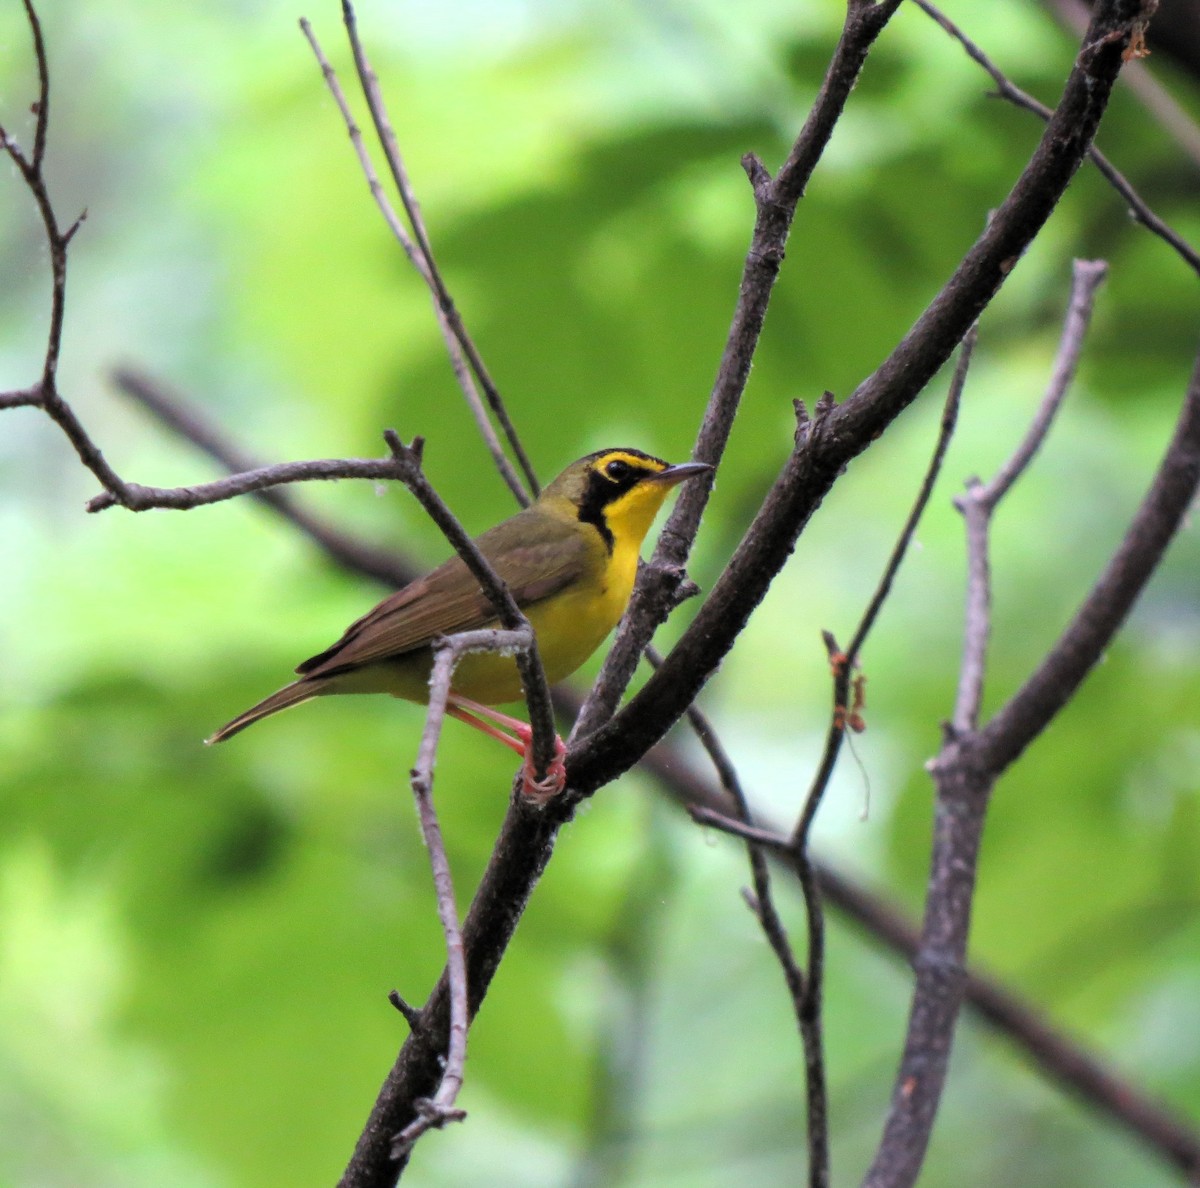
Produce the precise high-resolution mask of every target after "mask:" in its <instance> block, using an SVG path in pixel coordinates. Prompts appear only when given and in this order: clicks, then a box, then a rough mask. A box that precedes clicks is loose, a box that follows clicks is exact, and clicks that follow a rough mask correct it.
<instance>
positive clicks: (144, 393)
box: [112, 367, 420, 589]
mask: <svg viewBox="0 0 1200 1188" xmlns="http://www.w3.org/2000/svg"><path fill="white" fill-rule="evenodd" d="M112 382H113V383H114V384H115V385H116V387H117V390H118V391H120V392H122V393H123V394H124V395H126V396H128V397H129V398H130V399H131V400H133V401H134V402H135V403H136V404H137V405H138V406H139V407H140V408H142V409H145V411H147V412H148V413H150V414H151V416H153V417H154V418H155V419H156V420H157V421H158V422H159V423H160V424H161V425H163V426H165V427H166V428H167V429H169V430H170V431H171V432H172V433H173V434H175V435H176V436H177V437H180V438H182V439H183V440H185V441H188V442H190V443H191V444H192V445H194V446H195V447H196V448H197V449H199V450H200V451H201V452H202V453H204V454H205V455H207V456H208V457H209V458H212V459H213V460H214V461H215V462H217V463H218V464H219V465H220V466H221V467H223V468H224V469H225V470H226V471H228V472H229V473H231V474H237V473H239V472H241V471H249V470H259V469H261V468H262V466H263V463H262V462H261V461H260V460H259V459H257V458H255V457H254V456H253V455H252V454H250V453H249V452H248V451H246V450H245V449H243V448H242V447H241V446H240V445H239V444H238V443H236V442H235V441H233V439H232V438H231V437H230V436H229V435H228V434H227V433H226V432H225V431H224V429H222V428H221V427H220V426H219V425H217V424H216V423H215V422H213V421H212V420H211V419H210V418H209V417H208V416H207V415H206V413H205V412H204V411H203V410H202V409H200V408H199V407H197V406H196V405H195V404H192V403H190V402H189V401H188V400H186V399H185V398H184V397H183V396H182V395H181V394H180V393H178V392H175V391H172V390H170V389H169V388H168V387H166V386H165V385H164V384H162V383H161V382H159V381H158V380H155V379H152V378H151V377H150V376H148V375H146V374H145V373H144V372H141V371H137V370H135V369H133V368H130V367H122V368H118V369H117V370H116V371H114V372H113V375H112ZM250 497H251V498H252V499H256V500H258V501H259V502H260V503H263V504H265V505H266V506H267V507H270V508H273V509H274V510H275V511H276V512H278V513H279V515H281V516H282V517H283V518H284V519H285V520H286V521H288V523H290V524H291V525H292V526H293V527H295V528H296V529H298V530H299V532H300V533H301V534H302V535H304V536H307V537H308V538H309V539H310V540H312V541H314V542H315V543H316V544H317V545H318V546H319V547H320V548H321V549H322V550H323V551H324V552H325V554H326V555H327V556H329V557H332V558H333V560H335V561H336V562H337V563H338V564H339V565H342V566H344V567H346V568H347V569H349V570H351V571H353V572H355V573H359V574H365V575H366V576H367V577H370V578H373V579H374V580H375V581H378V582H382V583H383V584H384V585H385V586H388V587H389V588H391V589H399V588H400V587H401V586H406V585H408V583H409V582H411V581H412V580H413V579H414V578H415V577H417V575H418V574H419V573H420V570H419V568H418V567H417V566H416V565H415V564H413V563H412V562H411V561H409V560H408V559H406V558H403V557H400V556H398V555H397V554H396V553H395V552H394V551H393V550H391V549H383V548H379V547H377V546H376V545H373V544H371V543H369V542H368V541H365V540H361V539H359V538H357V537H354V536H352V535H351V534H349V533H347V532H343V531H341V530H339V529H337V528H335V527H333V525H332V524H330V523H328V522H327V521H325V520H323V519H322V518H321V517H319V516H317V515H314V514H313V513H312V512H310V511H309V510H308V509H307V508H305V507H303V506H302V505H301V503H300V502H299V501H297V499H296V498H295V497H294V495H293V493H292V492H291V491H289V490H287V489H286V488H283V487H264V488H263V489H262V490H260V491H255V492H252V493H251V496H250Z"/></svg>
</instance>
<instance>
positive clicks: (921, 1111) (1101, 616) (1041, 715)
mask: <svg viewBox="0 0 1200 1188" xmlns="http://www.w3.org/2000/svg"><path fill="white" fill-rule="evenodd" d="M1198 484H1200V360H1198V361H1197V364H1196V368H1195V371H1194V372H1193V375H1192V379H1191V382H1190V384H1189V386H1188V391H1187V395H1186V397H1185V399H1184V402H1183V408H1182V410H1181V412H1180V416H1179V420H1178V422H1177V424H1176V428H1175V432H1174V435H1173V437H1172V439H1171V442H1170V444H1169V445H1168V447H1167V451H1166V454H1165V455H1164V457H1163V460H1162V463H1161V464H1160V466H1159V468H1158V471H1157V473H1156V474H1155V477H1154V480H1153V482H1152V483H1151V486H1150V489H1149V491H1148V492H1147V494H1146V496H1145V498H1144V499H1143V500H1142V503H1141V505H1140V506H1139V507H1138V509H1137V512H1136V514H1135V515H1134V517H1133V519H1132V521H1131V522H1130V525H1129V527H1128V529H1127V530H1126V534H1125V537H1124V538H1123V540H1122V541H1121V544H1120V545H1119V547H1118V548H1117V550H1116V552H1115V553H1114V555H1113V558H1112V560H1111V561H1110V562H1109V564H1108V566H1107V567H1106V569H1105V571H1104V573H1103V574H1102V575H1101V576H1100V578H1099V579H1098V581H1097V582H1096V584H1095V585H1094V586H1093V588H1092V590H1091V592H1090V594H1089V595H1088V597H1087V598H1086V599H1085V600H1084V604H1083V606H1082V607H1081V608H1080V610H1079V611H1078V612H1077V614H1076V616H1075V618H1074V620H1073V621H1072V622H1071V624H1070V625H1069V626H1068V628H1067V629H1066V631H1064V633H1063V635H1062V636H1061V637H1060V639H1059V641H1058V643H1057V644H1056V645H1055V646H1054V648H1053V649H1052V650H1051V651H1050V653H1049V654H1048V656H1047V657H1046V659H1045V660H1044V661H1043V662H1042V664H1041V665H1040V666H1039V667H1038V669H1037V671H1036V672H1035V673H1034V674H1033V675H1032V676H1031V677H1030V678H1029V680H1028V681H1027V682H1026V683H1025V685H1024V686H1022V688H1021V689H1020V690H1019V691H1018V692H1017V694H1016V695H1015V696H1014V697H1012V698H1011V699H1010V700H1009V701H1008V702H1007V704H1006V705H1005V706H1004V707H1003V708H1002V709H1001V710H1000V711H999V712H998V713H997V714H996V715H995V717H993V718H992V720H991V721H990V722H989V723H988V724H987V725H986V726H985V727H984V728H983V729H982V730H980V731H975V730H974V729H971V730H968V731H967V732H965V733H963V732H960V731H959V730H956V729H955V728H954V727H951V728H950V729H949V730H948V732H947V739H946V741H945V743H944V744H943V746H942V749H941V752H940V753H939V755H938V757H937V759H936V760H934V762H933V763H932V765H931V771H932V773H933V776H934V781H935V784H936V787H937V801H936V809H935V819H934V845H933V855H932V858H931V862H930V877H929V893H928V896H927V899H926V914H925V922H924V926H923V929H922V936H921V947H920V950H919V952H918V954H917V957H916V960H915V963H914V964H915V967H916V971H917V982H916V987H915V989H914V993H913V1001H912V1009H911V1012H910V1016H909V1024H908V1032H907V1038H906V1041H905V1048H904V1054H903V1056H902V1058H901V1063H900V1069H899V1071H898V1072H897V1075H896V1081H895V1087H894V1089H893V1094H892V1104H891V1109H890V1111H889V1114H888V1120H887V1124H886V1126H885V1129H884V1134H883V1138H882V1140H881V1142H880V1145H879V1148H878V1150H877V1151H876V1156H875V1160H874V1162H873V1163H872V1165H871V1170H870V1172H869V1173H868V1175H867V1178H866V1180H865V1181H864V1184H865V1185H866V1186H867V1188H885V1186H887V1188H891V1186H893V1185H908V1184H911V1183H913V1182H914V1181H915V1179H916V1176H917V1174H918V1173H919V1171H920V1167H921V1163H922V1161H923V1159H924V1153H925V1149H926V1146H927V1144H928V1141H929V1135H930V1132H931V1130H932V1127H933V1120H934V1116H935V1114H936V1111H937V1105H938V1101H939V1099H940V1095H941V1090H942V1085H943V1084H944V1079H945V1075H946V1065H947V1061H948V1059H949V1053H950V1048H951V1042H952V1039H953V1034H954V1025H955V1021H956V1019H957V1016H958V1011H959V1008H960V1005H961V1003H962V996H963V989H964V980H965V972H964V961H965V954H966V944H967V935H968V931H969V927H970V912H971V901H972V896H973V891H974V883H975V872H976V869H977V864H978V857H979V846H980V840H981V837H982V833H983V826H984V822H985V819H986V814H987V806H988V802H989V799H990V796H991V792H992V788H993V786H994V784H995V781H996V779H997V778H998V777H999V776H1000V774H1001V773H1002V772H1003V771H1004V770H1005V769H1006V768H1007V767H1008V766H1009V764H1011V763H1012V762H1013V761H1014V760H1015V759H1016V758H1017V757H1018V756H1019V755H1020V754H1021V752H1022V751H1023V750H1024V748H1025V747H1026V746H1027V745H1028V744H1029V742H1030V741H1032V739H1033V738H1035V737H1036V736H1037V735H1038V734H1040V733H1041V732H1042V731H1043V730H1045V729H1046V727H1047V726H1048V725H1049V724H1050V722H1051V721H1052V720H1053V718H1054V716H1055V714H1057V712H1058V711H1059V710H1060V709H1061V708H1062V707H1063V706H1064V705H1065V704H1066V702H1067V701H1068V700H1069V699H1070V697H1071V696H1072V695H1073V694H1074V692H1075V690H1076V689H1077V688H1078V686H1079V683H1080V682H1081V681H1082V680H1083V677H1084V676H1085V675H1086V674H1087V672H1088V671H1089V670H1090V669H1091V667H1092V666H1093V665H1094V664H1095V663H1096V662H1097V660H1098V659H1099V658H1100V656H1101V655H1102V654H1103V651H1104V649H1105V648H1106V647H1107V646H1108V644H1109V643H1110V642H1111V640H1112V638H1113V636H1114V635H1115V633H1116V631H1117V629H1118V628H1119V627H1120V625H1121V623H1122V622H1123V621H1124V619H1125V616H1126V615H1127V614H1128V612H1129V610H1130V608H1131V607H1132V605H1133V602H1134V600H1135V599H1136V598H1137V596H1138V595H1139V594H1140V593H1141V591H1142V590H1143V589H1144V588H1145V585H1146V583H1147V582H1148V581H1149V580H1150V577H1151V576H1152V574H1153V572H1154V570H1155V568H1156V566H1157V564H1158V562H1159V560H1161V558H1162V554H1163V552H1164V551H1165V549H1166V546H1167V544H1168V543H1169V542H1170V540H1171V539H1172V537H1173V536H1174V534H1175V532H1176V531H1177V530H1178V528H1179V525H1180V523H1181V522H1182V520H1183V517H1184V515H1185V513H1186V511H1187V509H1188V507H1189V505H1190V503H1191V501H1192V499H1193V498H1194V497H1195V494H1196V490H1197V486H1198Z"/></svg>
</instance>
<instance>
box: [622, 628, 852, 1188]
mask: <svg viewBox="0 0 1200 1188" xmlns="http://www.w3.org/2000/svg"><path fill="white" fill-rule="evenodd" d="M646 654H647V658H648V659H649V660H650V662H651V664H657V663H658V662H659V657H658V654H657V653H656V652H655V651H654V649H653V648H648V649H647V652H646ZM687 718H688V723H689V724H690V725H691V727H692V729H693V730H694V731H695V734H696V737H697V738H698V739H699V740H700V744H701V746H703V747H704V750H705V751H706V752H707V754H708V757H709V759H711V760H712V764H713V767H714V769H715V770H716V772H717V778H718V779H719V780H720V782H721V787H722V789H724V791H725V794H726V795H727V796H728V797H729V798H730V800H731V801H732V802H733V803H734V804H735V805H736V806H737V811H738V815H739V817H740V818H741V823H742V824H743V825H744V826H746V828H747V832H745V833H741V834H739V836H740V837H741V838H742V840H743V841H745V842H746V853H747V856H748V858H749V860H750V871H751V876H752V878H753V881H754V891H753V894H752V895H750V896H748V898H749V902H750V906H751V909H752V910H753V912H754V915H755V917H756V918H757V920H758V922H759V925H760V927H761V928H762V930H763V935H764V936H765V937H766V938H767V943H768V944H769V945H770V946H771V951H772V952H773V953H774V954H775V960H776V961H778V963H779V968H780V969H781V970H782V971H783V979H784V982H785V984H786V985H787V989H788V994H789V996H790V997H791V1000H792V1011H793V1013H794V1014H795V1016H796V1025H797V1027H798V1029H799V1031H800V1040H801V1043H802V1045H803V1048H804V1068H805V1078H804V1084H805V1097H806V1102H807V1107H808V1118H807V1123H808V1124H807V1127H806V1131H807V1137H808V1182H809V1185H810V1188H826V1186H827V1185H828V1184H829V1099H828V1091H827V1088H826V1077H825V1049H824V1038H823V1036H822V1034H821V1013H820V998H819V993H818V995H817V996H815V997H814V995H813V993H812V990H811V987H812V984H813V978H814V976H815V977H816V978H817V979H819V978H820V976H821V970H820V955H821V954H822V952H823V945H822V944H821V943H819V941H818V934H819V931H820V928H821V926H822V925H823V921H822V920H820V919H818V921H817V929H816V930H814V928H813V920H812V916H811V914H810V917H809V941H808V946H809V971H808V976H807V978H806V977H805V975H804V972H803V971H802V970H801V969H800V966H799V965H798V964H797V962H796V957H795V954H794V953H793V952H792V943H791V941H790V939H789V938H788V934H787V928H786V927H785V926H784V923H783V920H782V918H781V917H780V915H779V911H778V909H777V908H776V906H775V899H774V896H773V894H772V891H771V872H770V868H769V867H768V865H767V859H766V855H765V853H764V852H763V850H762V848H761V847H760V846H759V845H758V844H757V842H756V841H755V840H754V839H753V838H752V837H751V836H750V831H752V830H753V826H752V825H751V821H752V818H751V815H750V805H749V803H748V802H747V800H746V794H745V792H744V791H743V790H742V783H741V780H740V779H739V778H738V774H737V769H736V768H735V767H734V765H733V761H732V760H731V759H730V757H729V754H728V752H727V751H726V750H725V748H724V746H722V744H721V740H720V739H719V738H718V737H717V733H716V731H715V730H714V729H713V726H712V723H711V722H710V721H709V720H708V718H707V716H706V715H705V714H704V713H703V712H702V711H701V710H700V708H699V706H697V705H690V706H689V707H688V711H687ZM802 881H803V880H802ZM818 914H819V913H818ZM814 962H815V964H814ZM814 971H815V972H814ZM814 1002H815V1004H816V1009H815V1010H814V1009H813V1007H814Z"/></svg>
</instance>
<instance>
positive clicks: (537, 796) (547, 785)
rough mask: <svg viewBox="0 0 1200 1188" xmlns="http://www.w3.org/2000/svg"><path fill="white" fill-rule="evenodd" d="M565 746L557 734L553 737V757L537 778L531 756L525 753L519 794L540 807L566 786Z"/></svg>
mask: <svg viewBox="0 0 1200 1188" xmlns="http://www.w3.org/2000/svg"><path fill="white" fill-rule="evenodd" d="M566 753H567V748H566V747H565V746H564V745H563V740H562V739H561V738H559V737H558V736H557V735H556V736H555V739H554V758H553V759H551V760H550V763H549V764H548V765H547V767H546V774H545V775H544V776H542V778H541V779H540V780H539V779H538V778H537V774H536V771H535V769H534V766H533V756H532V755H530V754H528V753H526V755H525V763H524V764H523V766H522V767H521V795H522V796H524V797H525V799H526V800H529V801H531V802H532V803H534V804H536V805H538V806H539V807H541V806H542V805H545V804H548V803H549V802H550V801H551V800H553V799H554V798H555V797H556V796H557V795H558V794H559V793H560V792H561V791H562V790H563V789H564V788H565V787H566V786H567V765H566V764H565V763H564V762H563V757H564V756H565V755H566Z"/></svg>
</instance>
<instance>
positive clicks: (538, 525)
mask: <svg viewBox="0 0 1200 1188" xmlns="http://www.w3.org/2000/svg"><path fill="white" fill-rule="evenodd" d="M711 470H712V467H711V466H708V465H706V464H705V463H702V462H684V463H682V464H681V465H678V466H671V465H669V464H668V463H666V462H664V461H662V460H661V459H660V458H654V457H651V456H650V455H649V454H643V453H642V452H641V451H640V450H633V449H612V450H600V451H598V452H597V453H594V454H589V455H588V456H587V457H586V458H581V459H580V460H579V461H578V462H575V463H572V465H570V466H568V467H567V469H566V470H564V471H563V472H562V474H560V475H559V476H558V478H556V479H555V480H554V481H553V482H552V483H551V484H550V485H549V486H548V487H547V488H546V489H545V490H544V491H543V492H542V494H541V496H540V497H539V498H538V500H537V501H536V502H535V503H533V504H532V505H531V506H529V507H527V508H525V510H524V511H520V512H518V513H517V514H516V515H515V516H512V517H511V518H510V519H507V520H505V521H504V522H503V523H502V524H497V525H496V527H495V528H491V529H489V530H488V531H487V532H485V533H484V534H483V535H482V536H480V537H478V538H477V539H476V542H475V543H476V544H477V545H478V546H479V549H480V551H481V552H482V553H483V555H484V556H485V557H486V558H487V559H488V561H489V563H490V564H491V565H492V567H493V569H495V571H496V573H497V574H498V575H499V576H500V578H501V579H502V580H503V581H504V582H505V583H506V584H507V586H508V588H509V590H511V591H512V595H513V597H514V598H515V599H516V601H517V605H518V606H519V607H520V608H521V610H522V611H523V612H524V613H525V615H526V617H527V618H528V619H529V622H530V624H531V625H532V626H533V629H534V631H535V632H536V634H537V641H538V651H539V652H540V654H541V659H542V665H543V667H544V668H545V670H546V678H547V679H548V680H549V681H551V682H554V681H561V680H562V679H563V678H564V677H566V676H569V675H570V674H571V673H572V672H574V671H575V669H577V668H578V667H579V666H580V665H581V664H582V663H583V662H584V661H585V660H586V659H587V658H588V657H589V656H590V655H591V654H592V653H593V652H594V651H595V650H596V648H597V647H599V645H600V643H601V642H602V641H603V639H604V637H605V636H606V635H607V634H608V633H609V632H610V631H611V630H612V629H613V627H614V626H615V625H616V623H617V620H618V619H620V617H621V615H622V613H623V612H624V610H625V606H626V604H627V603H628V601H629V595H630V593H631V592H632V590H633V581H634V578H635V577H636V575H637V563H638V552H639V550H640V548H641V544H642V540H643V539H644V538H645V535H646V533H647V531H648V530H649V528H650V524H651V522H652V521H653V519H654V516H655V513H656V512H657V511H658V509H659V508H660V507H661V506H662V504H663V500H665V499H666V497H667V495H668V493H669V492H670V490H671V488H672V487H674V486H675V485H676V484H677V483H680V482H683V481H684V480H685V479H690V478H695V477H696V476H698V475H701V474H707V473H708V472H709V471H711ZM496 625H497V619H496V613H495V610H494V609H493V607H492V605H491V603H490V602H489V601H488V598H487V596H486V595H485V594H484V592H483V590H482V589H481V588H480V586H479V583H478V582H477V581H476V580H475V578H474V577H472V575H471V572H470V570H468V569H467V567H466V565H465V564H464V563H463V562H462V560H461V559H460V558H458V557H451V558H450V560H448V561H446V562H444V563H443V564H442V565H439V566H438V567H437V569H435V570H433V571H432V572H431V573H428V574H426V575H425V576H424V577H422V578H417V579H416V580H415V581H413V582H410V583H409V584H408V585H407V586H405V587H404V588H403V589H402V590H398V591H397V592H396V593H395V594H392V595H390V596H389V597H387V598H385V599H384V600H383V601H382V602H381V603H380V604H379V605H378V606H377V607H375V609H374V610H372V611H370V612H368V613H367V614H366V615H364V616H363V617H362V618H361V619H359V620H357V621H356V622H354V623H351V624H350V626H349V627H348V628H347V629H346V632H345V634H344V635H343V636H342V638H341V639H339V640H338V641H337V643H335V644H334V645H333V646H332V647H329V648H326V649H325V651H323V652H320V653H319V654H318V655H316V656H313V657H312V658H311V659H309V660H305V661H304V663H303V664H301V665H300V666H299V667H298V668H297V669H296V671H297V672H298V673H300V674H301V676H300V679H299V680H296V681H293V682H292V683H291V684H290V685H285V686H284V687H283V688H282V689H280V690H279V691H278V692H277V693H272V694H271V696H270V697H268V698H266V700H264V701H260V702H259V703H258V704H257V705H255V706H252V707H251V708H250V709H248V710H246V712H245V713H243V714H239V715H238V716H237V717H236V718H234V719H233V721H232V722H229V723H228V724H227V725H225V726H222V727H221V729H220V730H218V731H217V732H216V733H215V734H214V735H213V736H212V737H211V738H209V739H208V740H207V741H208V742H210V743H216V742H221V741H222V740H224V739H227V738H229V737H230V736H231V735H234V734H237V733H238V731H240V730H244V729H245V728H246V727H247V726H249V725H250V724H251V723H253V722H257V721H258V720H259V718H265V717H267V716H268V715H269V714H273V713H276V712H277V711H279V710H281V709H286V708H287V707H288V706H290V705H297V704H299V703H300V702H302V701H307V700H308V699H309V698H310V697H320V696H323V695H325V694H328V693H389V694H391V695H392V696H393V697H402V698H404V699H405V700H407V701H417V702H424V701H427V700H428V698H429V674H430V670H431V668H432V665H433V652H432V648H431V646H430V645H431V644H432V642H433V640H435V639H436V638H437V637H438V636H443V635H453V634H455V633H456V632H459V631H472V630H474V629H476V628H480V627H493V626H496ZM520 697H521V679H520V674H519V672H518V670H517V665H516V661H515V660H514V659H513V658H512V657H511V656H504V655H501V654H500V653H498V652H474V653H470V654H468V655H466V656H464V657H463V659H462V661H461V662H460V663H459V665H458V667H457V668H456V669H455V671H454V680H453V684H452V687H451V695H450V701H449V704H448V706H447V711H448V712H449V713H450V714H452V715H453V716H454V717H456V718H458V719H460V720H461V721H463V722H466V723H467V724H468V725H471V726H474V727H476V728H477V729H479V730H482V731H483V732H484V733H485V734H489V735H491V736H492V737H493V738H496V739H498V740H499V741H501V742H503V743H504V744H505V745H506V746H509V747H511V748H512V749H513V750H514V751H516V752H517V754H519V755H521V756H523V757H524V758H525V768H524V781H525V782H524V788H525V791H526V793H527V794H528V795H530V796H534V797H544V796H546V795H549V794H553V793H554V792H556V791H558V790H560V789H561V787H562V782H563V776H564V772H563V766H562V759H561V755H562V753H563V746H562V742H561V740H559V741H558V757H556V760H555V764H554V766H553V768H552V770H551V772H550V773H549V774H548V776H547V780H546V781H544V782H543V783H542V784H540V785H539V783H538V782H537V781H536V780H535V779H534V777H533V772H532V770H531V767H532V764H531V761H530V758H529V756H528V754H527V751H528V747H529V741H530V738H531V733H532V732H531V730H530V728H529V726H527V725H526V724H525V723H524V722H521V721H519V720H518V719H516V718H510V717H508V716H507V715H506V714H501V713H498V712H497V711H495V710H492V709H490V708H488V707H489V706H492V705H495V704H497V703H501V702H506V701H516V700H517V699H518V698H520ZM501 727H506V728H507V729H508V730H511V731H512V734H508V733H505V730H504V729H501Z"/></svg>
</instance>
